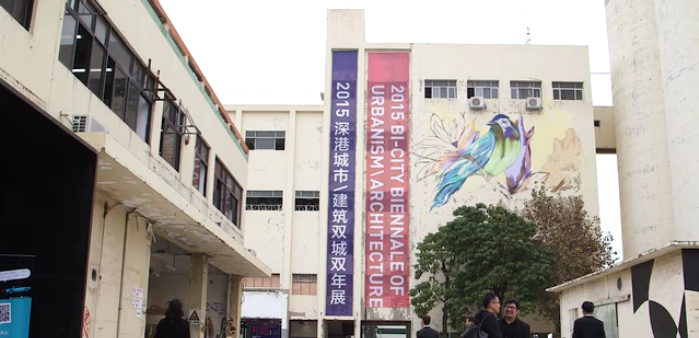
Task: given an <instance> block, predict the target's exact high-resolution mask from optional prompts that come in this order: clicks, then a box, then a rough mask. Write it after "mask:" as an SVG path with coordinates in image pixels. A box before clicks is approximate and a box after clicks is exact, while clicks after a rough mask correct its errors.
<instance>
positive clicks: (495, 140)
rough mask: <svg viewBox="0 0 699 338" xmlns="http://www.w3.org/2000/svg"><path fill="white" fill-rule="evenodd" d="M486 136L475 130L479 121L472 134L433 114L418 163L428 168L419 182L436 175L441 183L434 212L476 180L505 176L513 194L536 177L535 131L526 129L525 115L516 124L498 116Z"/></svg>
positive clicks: (503, 116) (433, 202)
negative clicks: (471, 179) (533, 166)
mask: <svg viewBox="0 0 699 338" xmlns="http://www.w3.org/2000/svg"><path fill="white" fill-rule="evenodd" d="M486 125H487V126H488V127H489V129H488V131H487V132H486V133H485V134H484V135H483V136H480V133H479V132H478V131H476V130H475V120H474V121H473V122H472V123H471V128H470V131H469V132H468V133H466V129H465V128H463V127H462V126H460V125H459V124H458V123H457V121H456V120H455V121H454V123H452V124H451V125H450V126H449V127H445V126H444V124H443V121H442V120H440V119H439V118H438V117H437V116H436V115H434V114H433V116H432V119H431V129H432V131H433V134H434V136H432V137H428V138H427V139H426V140H425V141H424V142H421V145H420V146H419V147H420V148H421V149H422V150H423V152H422V154H420V155H418V156H420V160H418V163H422V164H426V165H424V166H423V168H422V169H421V170H420V172H419V173H418V180H419V181H420V180H423V179H425V178H426V177H429V176H432V175H436V178H437V180H438V183H437V186H436V189H435V195H434V198H433V200H432V205H431V207H430V211H431V210H433V209H434V208H437V207H440V206H443V205H445V204H446V203H447V202H448V201H449V199H450V198H451V197H452V196H453V195H454V194H455V193H456V192H457V191H459V189H461V187H462V186H463V185H464V183H465V182H466V180H467V179H468V178H469V177H472V176H482V177H483V178H484V179H486V181H490V179H492V178H493V177H496V176H500V175H501V174H503V173H504V174H505V181H506V182H505V183H506V189H507V191H508V192H509V193H510V194H514V193H516V192H518V191H520V190H521V188H522V187H524V186H525V185H526V184H527V183H528V181H529V178H530V177H531V175H532V172H531V149H530V147H529V141H530V139H531V137H532V136H533V134H534V128H533V127H532V128H531V129H529V130H528V131H525V129H524V121H523V118H522V115H521V114H520V115H519V119H518V120H517V122H513V121H512V120H511V119H510V118H509V117H508V116H507V115H505V114H497V115H495V116H494V117H493V118H492V119H491V120H490V121H489V122H488V123H487V124H486Z"/></svg>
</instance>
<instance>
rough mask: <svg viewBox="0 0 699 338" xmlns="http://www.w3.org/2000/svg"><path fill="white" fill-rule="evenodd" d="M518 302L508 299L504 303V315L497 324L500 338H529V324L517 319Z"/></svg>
mask: <svg viewBox="0 0 699 338" xmlns="http://www.w3.org/2000/svg"><path fill="white" fill-rule="evenodd" d="M517 313H519V302H517V300H515V299H509V300H507V301H506V302H505V315H504V316H503V318H502V319H500V321H499V322H498V323H499V324H500V331H501V332H502V338H531V333H530V332H529V331H530V328H529V324H527V323H525V322H523V321H522V320H520V319H519V318H517Z"/></svg>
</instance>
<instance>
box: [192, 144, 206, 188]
mask: <svg viewBox="0 0 699 338" xmlns="http://www.w3.org/2000/svg"><path fill="white" fill-rule="evenodd" d="M201 149H204V150H206V154H202V153H201V152H200V150H201ZM210 158H211V147H210V146H209V145H208V144H207V143H206V141H205V140H204V139H203V138H202V137H201V135H197V140H196V141H195V144H194V167H193V169H192V185H193V186H194V187H195V188H196V189H197V191H198V192H199V193H200V194H201V195H202V196H204V197H206V193H207V192H208V184H209V160H210ZM197 161H198V162H197ZM197 164H198V165H199V168H200V169H199V170H198V171H197ZM202 167H204V171H203V172H204V182H201V180H202V176H201V172H202V170H201V168H202ZM195 175H197V176H195ZM195 180H196V181H195Z"/></svg>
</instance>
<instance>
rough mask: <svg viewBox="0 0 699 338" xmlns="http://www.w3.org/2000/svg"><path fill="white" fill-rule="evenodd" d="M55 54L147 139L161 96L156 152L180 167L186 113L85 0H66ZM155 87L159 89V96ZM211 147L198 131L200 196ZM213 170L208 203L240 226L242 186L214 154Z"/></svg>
mask: <svg viewBox="0 0 699 338" xmlns="http://www.w3.org/2000/svg"><path fill="white" fill-rule="evenodd" d="M0 4H4V2H3V1H2V0H0ZM58 59H59V61H60V62H61V63H62V64H63V65H65V66H66V67H67V68H68V69H69V70H71V71H72V73H73V75H75V77H76V78H78V79H79V80H80V81H81V82H82V83H83V84H84V85H85V86H87V88H89V89H90V90H91V91H92V92H93V93H94V94H95V95H96V96H97V97H99V98H100V99H101V100H102V102H104V104H106V105H107V107H109V108H110V109H111V110H112V111H113V112H114V113H115V114H116V115H117V116H119V118H121V120H122V121H124V122H125V123H126V124H127V125H128V126H129V127H130V128H131V129H132V130H133V131H134V132H135V133H136V134H137V135H138V136H139V137H140V138H141V139H142V140H143V141H144V142H146V143H148V144H150V137H151V136H150V133H151V116H152V110H153V105H154V103H155V101H163V116H162V124H161V130H160V149H159V150H160V156H161V157H162V158H163V160H165V162H167V163H168V164H169V165H170V166H172V168H174V169H175V170H176V171H178V172H179V170H180V161H181V152H182V144H183V141H184V137H185V134H187V124H188V120H187V119H188V118H187V113H186V112H185V111H184V110H183V109H182V108H181V106H180V105H179V104H177V102H176V99H175V98H174V96H173V95H172V94H171V93H170V92H169V90H167V89H165V88H164V86H162V85H161V83H160V82H159V79H158V78H157V77H156V76H155V75H154V74H153V73H152V72H150V70H149V69H148V67H146V66H145V65H144V63H143V62H142V61H141V60H140V59H139V58H138V57H137V56H136V54H135V53H134V52H133V51H132V50H131V49H130V48H129V47H128V46H127V43H126V42H125V40H124V39H123V38H122V37H121V36H120V35H119V33H118V32H117V31H116V29H114V28H113V27H112V26H111V25H110V24H109V22H107V20H106V19H105V18H104V17H103V16H102V15H101V14H99V12H98V11H96V10H95V8H94V6H92V4H91V3H90V1H88V0H67V1H66V10H65V17H64V20H63V30H62V34H61V45H60V49H59V54H58ZM159 92H164V94H163V97H162V98H160V97H159V95H158V93H159ZM210 151H211V148H210V147H209V146H208V145H207V144H206V142H205V141H204V139H203V138H202V137H201V135H199V134H198V132H197V139H196V144H195V154H194V159H193V161H194V172H193V175H192V186H194V187H195V188H196V189H197V190H198V191H199V192H200V193H201V194H202V195H203V196H206V195H207V193H208V192H207V191H206V186H207V181H208V176H209V175H208V172H209V168H210V161H211V158H210ZM214 172H215V177H214V178H215V180H214V196H213V204H214V206H215V207H216V208H217V209H218V210H219V211H221V213H223V214H224V215H225V216H226V218H228V219H229V220H230V221H231V222H233V223H234V224H235V225H236V226H238V227H240V214H241V210H242V194H243V189H242V188H241V186H240V185H239V184H238V183H237V182H236V180H235V179H234V178H233V175H231V173H230V171H229V170H228V169H227V168H226V167H225V166H224V165H223V164H222V163H221V162H220V160H219V159H218V158H216V159H215V167H214Z"/></svg>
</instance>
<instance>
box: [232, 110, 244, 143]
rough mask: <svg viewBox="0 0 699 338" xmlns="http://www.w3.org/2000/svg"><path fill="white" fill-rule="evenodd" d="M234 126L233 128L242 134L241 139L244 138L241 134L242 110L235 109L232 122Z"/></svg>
mask: <svg viewBox="0 0 699 338" xmlns="http://www.w3.org/2000/svg"><path fill="white" fill-rule="evenodd" d="M233 123H234V124H235V127H236V128H238V131H239V132H241V133H243V137H245V132H243V110H242V109H237V110H236V111H235V121H233Z"/></svg>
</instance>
